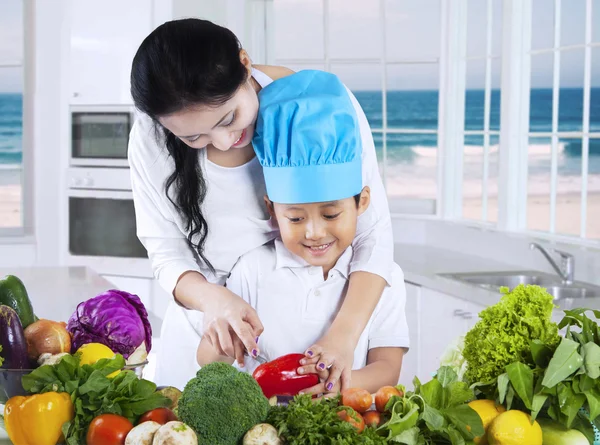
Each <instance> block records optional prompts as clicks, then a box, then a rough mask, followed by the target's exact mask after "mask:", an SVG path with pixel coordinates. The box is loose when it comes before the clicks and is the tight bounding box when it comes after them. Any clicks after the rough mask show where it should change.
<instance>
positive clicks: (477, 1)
mask: <svg viewBox="0 0 600 445" xmlns="http://www.w3.org/2000/svg"><path fill="white" fill-rule="evenodd" d="M489 3H490V5H489V6H491V10H492V22H491V27H492V55H494V56H500V55H501V53H502V0H492V1H490V2H489ZM487 14H488V1H487V0H469V1H468V12H467V56H469V57H485V56H486V55H487V30H488V16H487Z"/></svg>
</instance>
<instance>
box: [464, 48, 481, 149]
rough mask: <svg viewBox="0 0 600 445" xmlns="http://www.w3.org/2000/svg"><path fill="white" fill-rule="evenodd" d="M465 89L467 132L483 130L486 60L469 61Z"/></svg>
mask: <svg viewBox="0 0 600 445" xmlns="http://www.w3.org/2000/svg"><path fill="white" fill-rule="evenodd" d="M465 88H466V91H465V130H483V116H484V103H485V59H481V60H469V61H467V79H466V84H465ZM482 145H483V142H482Z"/></svg>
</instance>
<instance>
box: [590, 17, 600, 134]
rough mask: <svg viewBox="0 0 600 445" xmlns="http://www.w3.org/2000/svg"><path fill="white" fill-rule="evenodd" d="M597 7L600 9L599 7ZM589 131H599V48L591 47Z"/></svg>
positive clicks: (599, 26)
mask: <svg viewBox="0 0 600 445" xmlns="http://www.w3.org/2000/svg"><path fill="white" fill-rule="evenodd" d="M598 9H600V7H599V8H598ZM599 23H600V22H599ZM598 28H600V25H598ZM590 131H596V132H600V48H593V49H592V89H591V91H590Z"/></svg>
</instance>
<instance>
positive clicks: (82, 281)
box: [0, 267, 116, 322]
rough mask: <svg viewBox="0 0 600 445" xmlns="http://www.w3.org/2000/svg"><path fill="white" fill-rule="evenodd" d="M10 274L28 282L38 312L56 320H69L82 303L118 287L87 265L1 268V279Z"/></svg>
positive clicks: (34, 309) (26, 285)
mask: <svg viewBox="0 0 600 445" xmlns="http://www.w3.org/2000/svg"><path fill="white" fill-rule="evenodd" d="M9 274H10V275H15V276H17V277H18V278H19V279H20V280H21V281H22V282H23V284H25V288H26V289H27V294H28V295H29V299H30V300H31V303H32V305H33V311H34V312H35V314H36V315H37V316H38V317H39V318H46V319H49V320H54V321H64V322H67V321H68V320H69V317H70V316H71V314H73V312H74V311H75V308H76V307H77V305H78V304H79V303H81V302H82V301H85V300H88V299H90V298H92V297H95V296H96V295H98V294H100V293H102V292H104V291H106V290H109V289H115V288H116V287H115V285H114V284H112V283H111V282H110V281H107V280H106V279H104V278H103V277H101V276H100V275H98V274H97V273H95V272H94V271H93V270H91V269H89V268H87V267H22V268H20V267H13V268H0V278H2V277H4V276H5V275H9Z"/></svg>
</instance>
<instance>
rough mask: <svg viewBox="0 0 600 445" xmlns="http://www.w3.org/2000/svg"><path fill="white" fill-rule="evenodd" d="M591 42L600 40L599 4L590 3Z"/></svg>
mask: <svg viewBox="0 0 600 445" xmlns="http://www.w3.org/2000/svg"><path fill="white" fill-rule="evenodd" d="M592 42H600V6H598V3H594V4H593V5H592Z"/></svg>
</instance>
